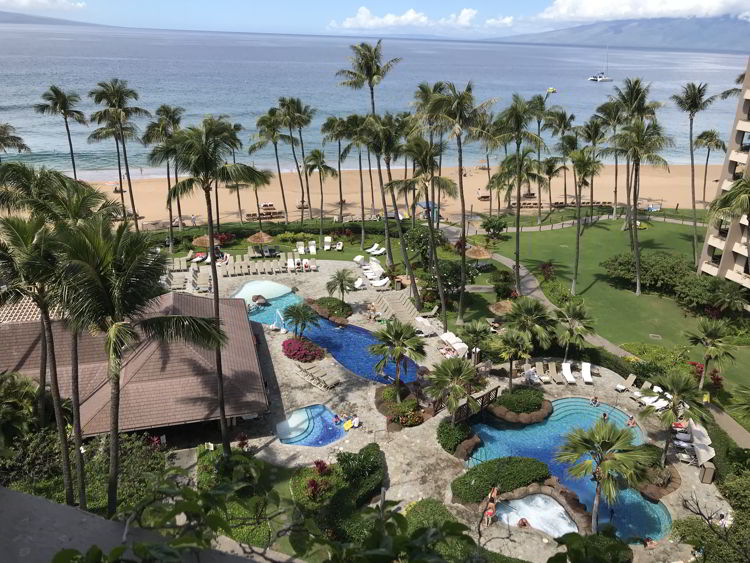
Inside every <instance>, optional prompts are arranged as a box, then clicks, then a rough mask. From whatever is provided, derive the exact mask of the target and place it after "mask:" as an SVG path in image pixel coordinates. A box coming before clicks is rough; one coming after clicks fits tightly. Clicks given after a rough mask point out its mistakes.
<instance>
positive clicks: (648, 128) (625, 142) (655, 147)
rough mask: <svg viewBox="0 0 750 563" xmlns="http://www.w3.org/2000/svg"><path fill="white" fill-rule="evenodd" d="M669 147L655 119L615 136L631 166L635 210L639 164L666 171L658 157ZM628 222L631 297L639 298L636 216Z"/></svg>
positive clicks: (633, 123) (634, 124)
mask: <svg viewBox="0 0 750 563" xmlns="http://www.w3.org/2000/svg"><path fill="white" fill-rule="evenodd" d="M672 144H673V143H672V139H671V138H670V137H668V136H667V135H665V133H664V130H663V129H662V127H661V125H660V124H659V122H658V121H657V120H656V119H655V118H652V119H651V120H650V121H649V122H648V123H646V122H645V121H644V120H637V119H636V120H633V121H631V122H630V123H629V124H628V125H626V126H624V127H623V128H622V131H621V133H620V134H619V135H618V138H617V146H618V147H620V150H621V151H622V153H623V154H624V155H625V156H626V157H627V159H628V161H629V162H630V164H631V166H632V171H631V173H630V176H631V178H630V180H631V181H632V191H633V202H634V203H635V204H636V208H637V203H638V197H639V193H640V186H641V163H646V164H650V165H651V166H656V167H659V168H664V169H666V170H669V166H668V165H667V161H666V160H665V159H664V158H663V157H662V156H661V154H660V153H661V152H662V151H663V150H665V149H666V148H668V147H670V146H672ZM629 218H630V231H631V234H632V236H633V249H634V251H635V278H636V288H635V294H636V295H640V294H641V247H640V243H639V241H638V229H637V228H636V220H637V213H630V214H629Z"/></svg>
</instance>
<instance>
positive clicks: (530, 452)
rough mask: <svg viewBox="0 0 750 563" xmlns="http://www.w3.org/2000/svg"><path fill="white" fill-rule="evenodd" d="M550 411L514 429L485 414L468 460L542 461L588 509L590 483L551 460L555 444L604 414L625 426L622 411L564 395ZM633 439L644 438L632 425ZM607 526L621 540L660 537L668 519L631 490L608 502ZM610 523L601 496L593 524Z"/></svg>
mask: <svg viewBox="0 0 750 563" xmlns="http://www.w3.org/2000/svg"><path fill="white" fill-rule="evenodd" d="M552 404H553V406H554V410H553V412H552V414H551V415H550V416H549V417H548V418H547V419H546V420H545V421H544V422H540V423H538V424H532V425H529V426H524V427H519V426H513V425H510V424H507V423H504V422H501V421H499V420H497V419H495V418H494V417H492V416H491V415H483V417H484V419H483V420H481V421H479V422H476V423H474V424H472V428H473V430H474V432H475V433H476V434H477V435H478V436H479V437H480V438H481V439H482V445H481V446H480V447H479V448H478V449H477V450H476V451H475V452H474V454H473V455H472V457H471V459H470V460H469V464H470V465H476V464H477V463H480V462H482V461H486V460H488V459H494V458H498V457H506V456H526V457H533V458H535V459H538V460H541V461H543V462H545V463H546V464H547V465H548V466H549V470H550V474H552V475H554V476H555V477H557V478H558V479H559V480H560V482H561V483H562V484H563V485H565V486H566V487H568V488H569V489H571V490H572V491H574V492H575V493H576V494H577V495H578V497H579V498H580V500H581V502H582V503H583V504H585V505H586V508H587V509H588V510H589V511H590V510H591V507H592V505H593V501H594V493H595V485H594V483H593V481H591V479H589V478H586V479H574V478H572V477H570V476H569V475H568V472H567V468H568V467H569V465H568V464H566V463H560V462H558V461H556V460H555V456H556V455H557V451H558V448H559V447H560V444H562V442H563V439H564V436H565V435H566V434H567V433H568V432H570V431H571V430H572V429H573V428H590V427H592V426H593V425H594V424H595V423H596V421H597V420H599V419H600V418H601V414H602V412H607V414H608V417H609V420H610V421H611V422H613V423H615V424H616V425H617V426H618V427H620V428H623V427H625V426H626V425H627V419H628V415H627V414H625V413H624V412H622V411H621V410H619V409H617V408H615V407H613V406H611V405H607V404H604V403H602V404H600V406H598V407H592V406H591V405H590V404H589V400H588V399H584V398H577V397H575V398H567V399H558V400H556V401H553V402H552ZM633 434H634V442H635V443H637V444H642V443H643V442H644V437H643V433H642V432H641V430H640V429H639V428H634V429H633ZM612 508H614V519H613V520H612V524H613V525H614V526H615V528H616V530H617V535H618V536H619V537H621V538H623V539H629V538H636V537H640V538H644V537H650V538H652V539H655V540H656V539H660V538H663V537H664V536H666V535H667V534H668V533H669V530H670V528H671V527H672V519H671V517H670V515H669V511H668V510H667V509H666V507H665V506H664V505H663V504H662V503H652V502H650V501H648V500H646V499H645V498H643V496H641V494H640V493H639V492H638V491H636V490H633V489H626V490H623V491H621V492H620V495H619V500H618V502H617V504H616V505H614V506H613V507H612ZM609 521H610V507H609V506H608V505H607V502H606V501H605V500H604V499H603V498H602V501H601V505H600V509H599V523H600V524H602V523H605V522H609Z"/></svg>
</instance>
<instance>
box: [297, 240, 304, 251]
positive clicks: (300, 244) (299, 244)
mask: <svg viewBox="0 0 750 563" xmlns="http://www.w3.org/2000/svg"><path fill="white" fill-rule="evenodd" d="M297 252H298V253H300V254H304V253H305V243H304V242H302V241H301V240H298V241H297Z"/></svg>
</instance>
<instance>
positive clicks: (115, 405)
mask: <svg viewBox="0 0 750 563" xmlns="http://www.w3.org/2000/svg"><path fill="white" fill-rule="evenodd" d="M121 365H122V351H121V350H120V348H119V347H117V346H116V347H115V350H113V351H112V352H111V356H110V358H109V367H108V369H109V475H108V476H107V517H108V518H112V516H114V515H115V513H116V512H117V477H118V475H119V473H120V367H121Z"/></svg>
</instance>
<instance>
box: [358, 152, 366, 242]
mask: <svg viewBox="0 0 750 563" xmlns="http://www.w3.org/2000/svg"><path fill="white" fill-rule="evenodd" d="M357 158H358V160H359V205H360V211H361V212H362V216H361V217H360V219H361V225H362V229H361V233H360V239H359V249H360V250H364V249H365V180H364V178H363V177H362V149H361V148H359V147H358V148H357Z"/></svg>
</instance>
